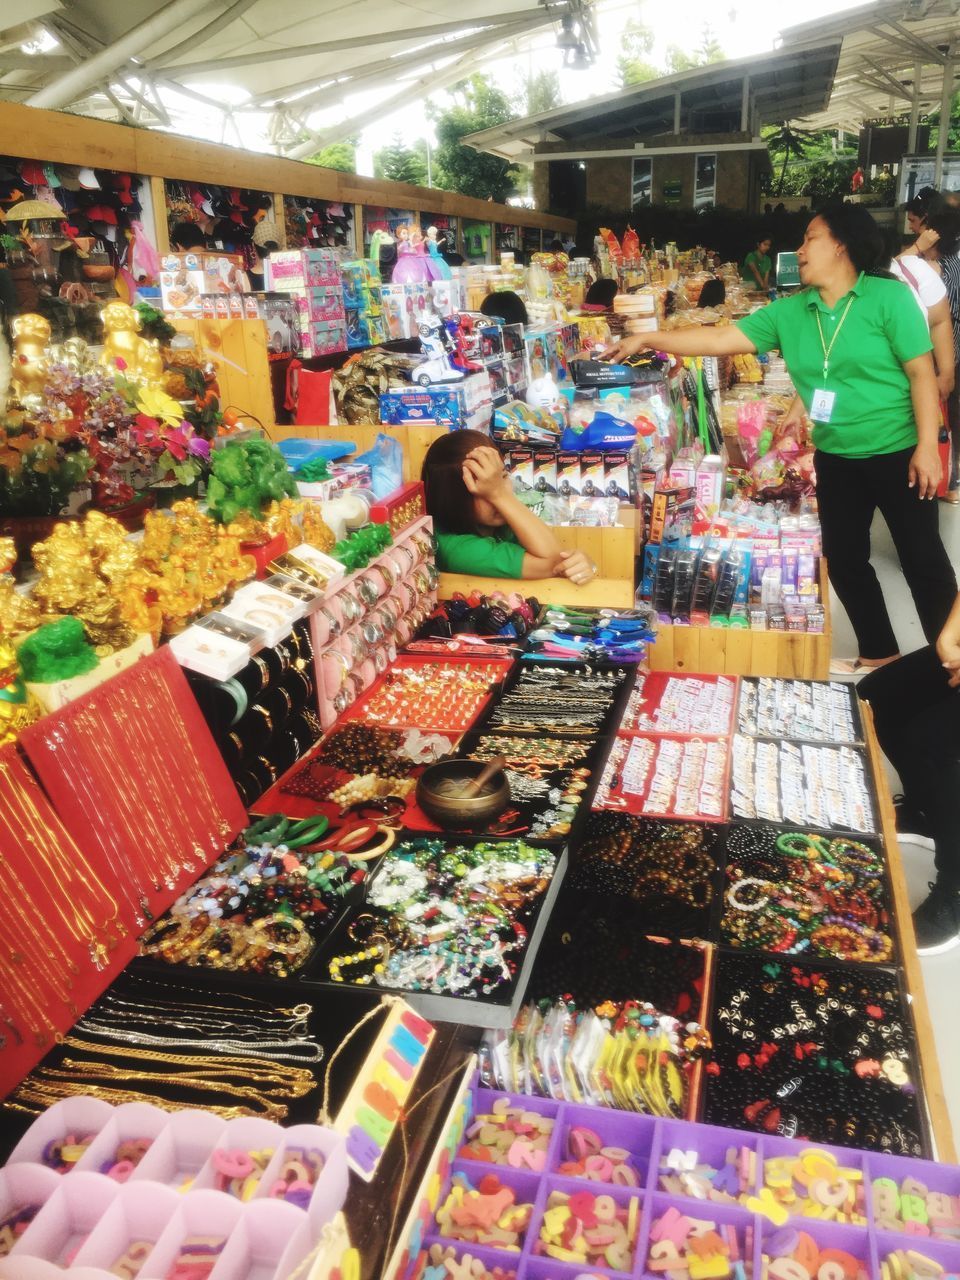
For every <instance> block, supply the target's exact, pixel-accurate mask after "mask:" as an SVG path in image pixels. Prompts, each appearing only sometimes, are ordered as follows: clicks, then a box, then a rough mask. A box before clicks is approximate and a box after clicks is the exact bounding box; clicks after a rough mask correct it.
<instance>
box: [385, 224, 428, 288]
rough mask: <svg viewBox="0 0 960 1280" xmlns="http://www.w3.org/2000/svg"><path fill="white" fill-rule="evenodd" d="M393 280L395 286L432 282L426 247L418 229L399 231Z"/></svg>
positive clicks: (404, 228) (400, 229)
mask: <svg viewBox="0 0 960 1280" xmlns="http://www.w3.org/2000/svg"><path fill="white" fill-rule="evenodd" d="M391 279H392V282H393V284H426V283H427V282H428V281H429V280H430V271H429V268H428V266H427V250H426V246H425V245H424V243H423V237H422V236H421V234H420V232H419V231H417V230H416V228H414V229H413V230H411V229H410V227H398V229H397V263H396V266H395V267H394V268H393V276H392V277H391Z"/></svg>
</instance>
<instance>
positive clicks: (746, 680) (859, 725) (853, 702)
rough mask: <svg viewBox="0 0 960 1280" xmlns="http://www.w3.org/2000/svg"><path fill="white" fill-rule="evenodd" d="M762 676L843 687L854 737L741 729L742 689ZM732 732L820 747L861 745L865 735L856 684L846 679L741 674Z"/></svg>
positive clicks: (785, 680)
mask: <svg viewBox="0 0 960 1280" xmlns="http://www.w3.org/2000/svg"><path fill="white" fill-rule="evenodd" d="M763 678H767V679H771V680H782V681H783V682H785V683H791V684H794V683H795V684H821V685H829V686H830V688H835V689H843V690H844V691H845V693H846V696H847V699H848V701H849V704H850V711H851V715H852V717H853V723H854V726H855V731H856V735H857V736H856V738H854V740H853V741H852V742H837V741H836V740H835V739H833V738H803V737H801V736H800V735H799V734H796V733H790V734H787V735H784V734H783V733H779V734H769V733H759V732H756V733H754V732H752V731H750V730H747V729H741V728H740V704H741V702H742V700H743V695H744V689H745V688H746V687H747V686H748V685H758V684H759V683H760V680H761V679H763ZM733 732H734V733H742V734H744V736H746V737H748V738H757V739H758V740H759V741H762V742H769V741H778V740H779V739H780V738H782V737H784V736H786V737H788V739H789V741H791V742H797V743H806V744H807V745H809V746H822V747H862V746H863V745H864V743H865V742H866V737H865V734H864V727H863V716H862V714H861V711H860V699H859V698H858V697H857V694H856V686H854V685H851V684H850V683H849V682H848V681H843V680H796V681H794V680H793V679H792V678H791V677H789V676H769V677H761V676H741V677H740V691H739V693H738V695H737V711H736V716H735V722H734V729H733Z"/></svg>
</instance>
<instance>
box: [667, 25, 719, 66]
mask: <svg viewBox="0 0 960 1280" xmlns="http://www.w3.org/2000/svg"><path fill="white" fill-rule="evenodd" d="M726 56H727V55H726V54H725V53H724V52H723V49H722V48H721V45H720V42H719V41H718V40H717V37H716V36H715V35H714V33H713V28H712V27H710V26H706V27H704V28H703V31H702V32H701V33H700V43H699V44H698V45H697V47H696V48H695V49H693V50H692V51H688V50H687V49H684V48H681V47H680V46H679V45H675V44H672V45H670V47H669V48H668V49H667V71H668V72H669V74H670V75H675V74H676V73H677V72H678V71H692V70H693V68H694V67H706V66H708V65H709V64H710V63H711V62H723V60H724V58H725V57H726Z"/></svg>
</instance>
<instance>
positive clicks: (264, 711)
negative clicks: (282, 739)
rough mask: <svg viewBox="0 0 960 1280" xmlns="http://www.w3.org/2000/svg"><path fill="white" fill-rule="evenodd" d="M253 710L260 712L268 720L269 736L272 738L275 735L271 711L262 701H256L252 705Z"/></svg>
mask: <svg viewBox="0 0 960 1280" xmlns="http://www.w3.org/2000/svg"><path fill="white" fill-rule="evenodd" d="M251 710H252V711H259V712H260V714H261V715H262V716H263V718H264V720H265V721H266V725H267V737H268V738H272V737H273V717H272V716H271V715H270V712H269V711H268V710H267V708H266V707H265V706H264V705H263V704H262V703H260V702H257V703H255V704H254V706H253V707H251Z"/></svg>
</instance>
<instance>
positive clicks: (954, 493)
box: [940, 489, 960, 507]
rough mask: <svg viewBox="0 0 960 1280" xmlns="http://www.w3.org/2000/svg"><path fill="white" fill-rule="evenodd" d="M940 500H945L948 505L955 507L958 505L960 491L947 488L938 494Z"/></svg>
mask: <svg viewBox="0 0 960 1280" xmlns="http://www.w3.org/2000/svg"><path fill="white" fill-rule="evenodd" d="M940 501H941V502H945V503H946V504H947V506H948V507H956V506H958V505H960V491H958V490H956V489H949V490H948V491H947V492H946V493H942V494H941V495H940Z"/></svg>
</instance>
